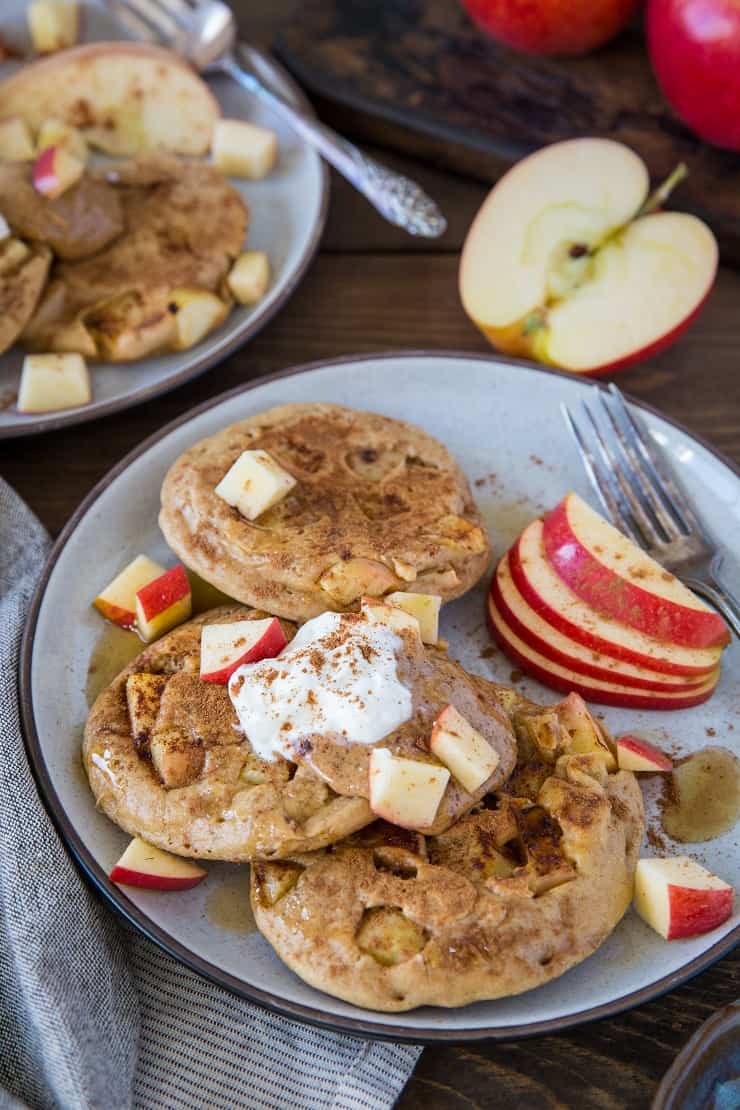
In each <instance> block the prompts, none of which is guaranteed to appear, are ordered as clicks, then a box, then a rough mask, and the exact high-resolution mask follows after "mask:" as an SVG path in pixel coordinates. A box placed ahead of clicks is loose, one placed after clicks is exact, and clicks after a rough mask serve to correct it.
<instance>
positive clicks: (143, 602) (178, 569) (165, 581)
mask: <svg viewBox="0 0 740 1110" xmlns="http://www.w3.org/2000/svg"><path fill="white" fill-rule="evenodd" d="M191 610H192V597H191V594H190V583H189V582H188V576H187V574H186V573H185V569H184V567H182V566H181V565H180V564H179V563H178V564H177V566H174V567H172V568H171V569H170V570H166V571H165V572H164V574H161V575H160V576H159V578H155V579H154V581H153V582H148V583H147V584H146V585H145V586H142V587H141V588H140V589H138V590H137V591H136V627H137V628H138V630H139V635H140V636H141V637H142V639H144V640H146V641H147V643H148V642H149V641H150V640H156V639H157V637H158V636H161V635H163V633H165V632H169V630H170V629H171V628H174V627H175V625H176V624H181V623H182V621H186V620H188V618H189V617H190V613H191Z"/></svg>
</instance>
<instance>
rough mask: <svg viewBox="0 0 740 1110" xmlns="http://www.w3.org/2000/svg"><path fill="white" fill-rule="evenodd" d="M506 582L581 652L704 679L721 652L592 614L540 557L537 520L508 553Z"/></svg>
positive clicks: (710, 672) (668, 672) (540, 524)
mask: <svg viewBox="0 0 740 1110" xmlns="http://www.w3.org/2000/svg"><path fill="white" fill-rule="evenodd" d="M509 567H510V569H511V577H512V580H513V582H514V583H515V585H516V587H517V589H518V590H519V592H520V593H521V595H522V597H523V598H524V599H525V600H526V602H527V604H528V605H530V607H531V608H532V609H533V610H534V611H535V612H536V613H538V614H539V615H540V616H541V617H542V618H543V619H544V620H546V621H547V622H548V623H549V624H551V625H552V626H553V627H554V628H557V629H558V630H559V631H560V632H562V633H563V634H564V635H566V636H568V637H570V638H571V639H572V640H575V641H576V642H577V643H579V644H583V646H584V647H586V648H590V649H591V650H593V651H595V652H600V653H603V654H604V655H608V656H611V657H612V658H614V659H619V660H623V661H625V662H627V663H633V664H635V666H642V667H646V668H648V670H654V671H658V672H660V673H661V674H669V675H682V676H684V675H685V676H686V677H687V678H688V680H689V681H693V680H694V679H695V678H696V679H699V680H702V681H703V680H704V679H705V678H707V677H708V676H709V675H710V674H712V673H713V672H714V670H715V669H716V668H717V666H718V664H719V661H720V657H721V654H722V649H721V648H719V647H714V648H687V647H679V646H678V645H674V644H662V643H660V642H659V641H658V640H655V639H653V638H652V637H650V636H647V635H646V634H645V633H644V632H643V631H641V630H639V629H637V628H631V627H630V626H629V625H626V624H622V623H621V622H619V621H616V620H614V619H612V618H610V617H607V616H603V615H602V614H599V613H597V612H596V611H595V610H594V609H592V608H591V606H590V605H588V604H586V602H584V601H582V600H581V599H580V598H579V597H578V595H577V594H575V593H574V592H573V591H572V590H571V589H570V588H569V587H568V586H567V585H566V584H565V582H564V581H563V579H562V578H561V577H560V575H558V574H556V573H555V571H554V570H553V569H552V567H551V566H550V563H549V562H548V560H547V558H546V557H545V549H544V545H543V542H542V521H541V520H533V521H532V523H531V524H529V525H528V526H527V527H526V528H525V529H524V531H523V532H522V534H521V536H520V537H519V539H518V540H517V542H516V543H515V544H514V546H513V547H512V548H511V550H510V551H509Z"/></svg>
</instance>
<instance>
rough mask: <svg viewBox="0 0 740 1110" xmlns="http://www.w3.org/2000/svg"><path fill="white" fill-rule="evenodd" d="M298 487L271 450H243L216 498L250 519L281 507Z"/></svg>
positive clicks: (223, 481)
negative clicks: (279, 505) (279, 503)
mask: <svg viewBox="0 0 740 1110" xmlns="http://www.w3.org/2000/svg"><path fill="white" fill-rule="evenodd" d="M295 485H296V480H295V478H294V477H293V475H292V474H289V473H288V471H287V470H284V469H283V467H282V466H280V463H277V462H275V460H274V459H273V458H272V456H271V455H268V453H267V451H259V450H258V451H242V453H241V455H240V456H239V458H238V459H237V460H236V462H234V463H232V465H231V466H230V467H229V469H228V470H227V472H226V474H225V475H224V476H223V478H222V479H221V481H220V482H219V483H218V485H217V486H216V490H215V492H216V495H217V496H218V497H220V498H221V499H222V500H223V501H225V502H226V503H227V505H231V506H232V507H233V508H235V509H237V510H238V511H239V512H240V513H241V514H242V516H243V517H246V519H247V520H256V519H257V517H259V516H261V515H262V513H265V512H267V510H268V509H271V508H272V507H273V505H277V503H278V501H282V499H283V498H284V497H285V496H286V495H287V494H288V493H289V492H290V490H292V489H293V487H294V486H295Z"/></svg>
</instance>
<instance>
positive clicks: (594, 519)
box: [542, 493, 730, 648]
mask: <svg viewBox="0 0 740 1110" xmlns="http://www.w3.org/2000/svg"><path fill="white" fill-rule="evenodd" d="M542 542H543V545H544V550H545V555H546V557H547V559H548V560H549V562H550V565H551V566H552V568H553V570H554V571H556V573H557V574H559V575H560V577H561V578H562V579H563V581H564V582H566V583H567V585H568V586H569V587H570V589H571V590H573V592H574V593H576V594H578V596H579V597H580V598H581V599H582V600H583V601H585V602H587V604H588V605H590V606H592V607H593V608H595V609H597V610H598V611H599V612H602V613H605V614H607V615H608V616H611V617H613V618H614V620H618V621H621V622H622V623H623V624H627V625H629V626H630V627H632V628H637V629H640V630H641V631H643V632H645V633H646V634H647V635H648V636H653V637H654V638H655V639H656V640H661V641H662V642H664V643H669V644H679V645H681V646H683V647H691V648H713V647H723V646H724V645H725V644H728V643H729V642H730V633H729V630H728V628H727V626H726V624H725V622H724V621H723V620H722V618H721V617H720V616H719V614H718V613H715V612H714V611H713V610H712V609H710V608H709V606H708V605H705V603H704V602H703V601H701V600H700V599H699V598H698V597H697V596H696V595H695V594H693V593H692V592H691V590H689V589H687V587H686V586H684V585H683V583H682V582H680V581H679V580H678V578H676V577H675V575H673V574H671V573H670V572H669V571H667V570H665V569H664V568H663V567H662V566H661V565H660V563H657V562H656V561H655V559H651V557H650V556H649V555H647V554H646V553H645V552H644V551H642V550H641V549H640V548H639V547H637V546H636V544H634V543H633V542H632V541H631V540H629V539H628V538H627V537H626V536H624V535H623V534H622V533H621V532H619V531H618V530H617V529H616V528H615V527H614V526H613V525H612V524H610V523H609V522H608V521H607V520H605V519H604V517H603V516H600V514H599V513H597V512H595V511H594V509H592V508H591V507H590V505H587V504H586V502H585V501H584V500H583V499H582V498H581V497H579V496H578V494H577V493H569V494H566V496H565V497H564V498H563V500H562V501H561V502H560V503H559V504H558V505H556V507H555V508H554V509H553V510H552V512H549V513H547V515H546V516H545V518H544V522H543V528H542Z"/></svg>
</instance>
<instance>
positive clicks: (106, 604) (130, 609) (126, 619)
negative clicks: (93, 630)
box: [93, 555, 165, 628]
mask: <svg viewBox="0 0 740 1110" xmlns="http://www.w3.org/2000/svg"><path fill="white" fill-rule="evenodd" d="M164 573H165V568H164V567H163V566H161V565H160V564H159V563H155V562H154V560H153V559H150V558H149V556H148V555H137V556H136V558H135V559H132V561H131V562H130V563H129V564H128V566H127V567H124V569H123V570H122V571H121V573H120V574H118V575H116V577H115V578H114V579H113V581H112V582H111V583H109V585H107V586H106V587H105V589H104V590H103V591H102V592H101V593H99V594H98V596H97V597H96V598H95V600H94V601H93V605H94V606H95V608H96V609H97V610H98V612H99V613H102V614H103V616H104V617H105V618H106V620H109V621H113V623H114V624H120V626H121V628H134V627H135V626H136V594H137V593H138V591H139V590H140V589H141V587H142V586H146V584H147V583H148V582H153V581H154V580H155V578H159V577H160V576H161V575H162V574H164Z"/></svg>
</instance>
